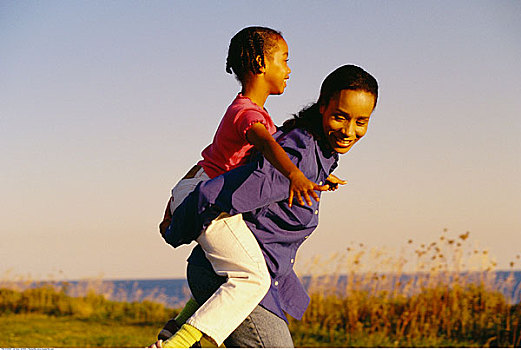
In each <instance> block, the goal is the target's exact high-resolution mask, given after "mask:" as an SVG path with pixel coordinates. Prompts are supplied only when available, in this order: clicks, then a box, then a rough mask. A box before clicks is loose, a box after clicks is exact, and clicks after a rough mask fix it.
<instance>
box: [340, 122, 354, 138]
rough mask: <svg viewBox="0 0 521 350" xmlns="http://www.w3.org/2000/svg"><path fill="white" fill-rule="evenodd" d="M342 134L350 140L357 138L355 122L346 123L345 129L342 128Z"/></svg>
mask: <svg viewBox="0 0 521 350" xmlns="http://www.w3.org/2000/svg"><path fill="white" fill-rule="evenodd" d="M342 132H343V133H344V135H346V136H347V137H349V138H355V137H356V131H355V123H354V122H353V121H350V120H348V121H346V123H345V124H344V127H343V128H342Z"/></svg>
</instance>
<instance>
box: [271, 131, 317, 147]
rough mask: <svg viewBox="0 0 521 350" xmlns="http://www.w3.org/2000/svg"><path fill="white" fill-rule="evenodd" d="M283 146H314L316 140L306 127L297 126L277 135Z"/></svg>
mask: <svg viewBox="0 0 521 350" xmlns="http://www.w3.org/2000/svg"><path fill="white" fill-rule="evenodd" d="M276 140H277V142H279V143H280V145H281V146H282V147H289V148H305V149H310V148H314V145H315V140H314V138H313V136H312V135H311V133H310V132H309V131H307V130H305V129H301V128H295V129H292V130H289V131H287V132H280V134H279V135H278V136H277V137H276Z"/></svg>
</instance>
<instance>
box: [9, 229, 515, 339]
mask: <svg viewBox="0 0 521 350" xmlns="http://www.w3.org/2000/svg"><path fill="white" fill-rule="evenodd" d="M467 237H468V233H466V234H463V235H460V236H459V237H457V238H455V239H449V238H446V237H445V236H442V237H440V241H439V242H434V243H431V244H420V246H419V247H415V248H413V249H414V253H415V254H416V260H415V264H417V266H418V269H417V270H416V271H413V272H414V273H415V274H414V276H415V278H406V279H404V278H403V276H404V274H403V270H404V266H405V264H407V259H406V258H404V257H403V256H400V255H395V254H393V253H389V252H382V251H376V250H373V249H369V250H368V249H367V248H365V247H364V246H363V245H359V246H358V247H357V248H356V249H354V248H348V249H347V253H346V254H345V255H344V256H336V257H333V258H331V259H329V260H328V261H321V260H320V259H319V260H315V261H313V262H312V267H311V268H310V269H309V270H308V272H307V273H309V275H311V280H310V283H309V287H308V288H309V292H310V296H311V303H310V305H309V307H308V309H307V311H306V313H305V314H304V317H303V319H302V320H294V319H291V318H290V319H289V321H290V323H289V327H290V331H291V333H292V336H293V340H294V343H295V346H297V347H521V304H519V303H518V304H515V303H512V299H509V297H507V296H505V294H503V293H501V292H499V291H498V290H500V289H501V290H505V289H506V290H508V289H509V288H510V289H511V290H510V292H509V295H517V294H519V293H520V292H521V291H520V290H518V287H515V283H514V279H513V275H511V277H512V278H507V279H506V280H505V281H502V282H501V285H498V284H497V282H496V281H497V279H496V278H494V271H493V268H494V266H495V263H494V261H493V260H491V259H490V258H489V256H488V252H487V251H486V250H477V249H474V248H473V249H470V250H468V249H467V250H465V249H464V245H463V243H464V242H465V240H466V239H467ZM408 244H409V245H410V246H412V241H410V242H409V243H408ZM517 259H520V257H519V256H517ZM473 263H474V264H475V263H477V264H478V265H479V266H478V268H476V267H475V266H472V265H471V264H473ZM511 265H512V266H513V265H514V262H513V263H512V264H511ZM382 266H384V267H385V268H386V269H387V271H388V272H385V273H384V272H379V273H376V272H373V271H383V270H384V269H382ZM319 268H321V269H322V271H320V269H319ZM462 271H472V273H465V274H462ZM408 276H410V274H409V275H408ZM19 286H20V284H11V285H9V284H8V283H7V284H6V283H4V284H3V285H1V286H0V347H82V348H85V347H146V346H148V345H150V344H151V343H153V342H154V341H155V338H156V335H157V332H158V331H159V330H160V328H161V327H162V325H163V324H164V322H165V321H166V320H168V319H169V318H170V317H172V316H174V315H175V314H176V310H172V309H170V308H167V307H166V306H164V305H163V304H161V303H158V302H154V301H148V300H145V301H142V302H126V301H113V300H109V299H108V298H106V297H105V296H104V295H103V292H99V291H98V292H97V291H96V290H92V289H88V290H86V291H85V293H83V296H70V295H68V293H67V286H66V285H65V286H63V285H62V286H61V287H58V286H56V285H54V286H53V285H40V286H37V287H35V288H33V287H31V288H25V289H24V288H20V287H19ZM516 300H517V299H516Z"/></svg>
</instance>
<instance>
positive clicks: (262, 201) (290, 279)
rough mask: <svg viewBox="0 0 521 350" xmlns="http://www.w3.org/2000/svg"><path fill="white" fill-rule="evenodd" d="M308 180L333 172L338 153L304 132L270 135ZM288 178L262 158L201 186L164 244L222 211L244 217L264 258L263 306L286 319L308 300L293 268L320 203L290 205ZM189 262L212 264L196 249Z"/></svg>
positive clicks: (191, 235)
mask: <svg viewBox="0 0 521 350" xmlns="http://www.w3.org/2000/svg"><path fill="white" fill-rule="evenodd" d="M274 136H275V137H276V139H277V141H278V142H279V143H280V145H281V146H282V147H283V148H284V150H285V151H286V152H287V153H288V156H289V158H290V159H291V160H292V161H293V162H294V163H295V164H296V165H297V166H298V168H299V169H300V170H301V171H302V172H303V173H304V175H306V177H307V178H308V179H310V180H311V181H314V182H316V183H318V184H319V185H321V184H324V183H325V182H326V178H327V177H328V176H329V174H330V173H331V172H332V171H333V170H334V169H335V168H336V166H337V160H338V154H337V153H336V152H334V151H332V150H331V149H330V148H329V146H328V145H326V144H325V143H322V142H319V141H317V140H315V139H314V138H313V137H312V136H311V134H309V133H308V132H307V131H305V130H302V129H293V130H291V131H289V132H288V133H285V134H282V133H280V132H277V133H276V134H275V135H274ZM288 188H289V180H288V179H287V178H286V177H284V176H283V175H282V174H281V173H280V172H279V171H278V170H277V169H275V168H274V167H273V165H271V163H270V162H268V161H267V160H266V159H265V158H264V157H262V156H259V157H257V159H255V160H254V161H252V162H250V163H248V164H245V165H243V166H241V167H239V168H236V169H234V170H231V171H229V172H227V173H224V174H222V175H220V176H218V177H216V178H214V179H211V180H208V181H205V182H202V183H200V184H199V185H198V186H197V188H196V189H195V190H194V191H193V192H192V193H191V194H190V195H189V196H188V197H187V198H186V199H185V200H184V202H183V203H182V204H181V205H180V206H179V207H178V208H177V209H176V210H175V212H174V213H173V217H172V223H173V224H172V225H171V226H170V227H169V228H168V230H167V232H166V233H165V240H166V241H167V242H168V243H170V244H171V245H173V246H174V247H177V246H179V245H181V244H188V243H190V242H191V241H193V240H194V239H195V238H197V236H198V235H199V233H200V232H201V231H202V230H204V229H205V228H206V227H207V226H208V225H209V223H210V222H211V220H213V219H215V218H216V217H217V216H218V215H219V214H220V213H221V212H227V213H230V214H231V215H235V214H238V213H242V216H243V219H244V221H245V223H246V225H247V226H248V227H249V228H250V230H251V231H252V232H253V234H254V235H255V237H256V238H257V241H258V242H259V246H260V248H261V250H262V252H263V254H264V258H265V259H266V264H267V266H268V269H269V271H270V274H271V279H272V283H271V287H270V289H269V291H268V293H267V294H266V296H265V297H264V299H263V300H262V301H261V303H260V304H261V305H262V306H264V307H265V308H266V309H268V310H270V311H272V312H273V313H275V314H276V315H278V316H279V317H281V318H282V319H284V320H286V317H285V316H284V312H283V311H286V312H287V313H288V314H290V315H291V316H293V317H295V318H297V319H300V318H301V317H302V315H303V314H304V311H305V310H306V308H307V306H308V304H309V297H308V295H307V293H306V291H305V289H304V287H303V285H302V283H301V282H300V280H299V279H298V277H297V276H296V274H295V272H294V270H293V265H294V263H295V255H296V253H297V249H298V248H299V246H300V245H301V244H302V243H303V242H304V241H305V240H306V239H307V238H308V237H309V235H310V234H311V233H312V232H313V231H314V230H315V228H316V227H317V225H318V206H319V203H318V202H315V201H313V205H312V206H311V207H310V206H307V205H306V206H301V205H299V204H298V203H294V205H293V207H292V208H290V207H289V205H288V192H289V191H288ZM318 195H320V192H319V193H318ZM188 261H189V262H190V263H192V264H196V265H203V266H211V265H209V263H208V261H207V260H206V258H205V256H204V253H203V251H202V249H201V248H200V247H199V246H198V247H196V248H195V249H194V250H193V251H192V254H191V256H190V257H189V259H188Z"/></svg>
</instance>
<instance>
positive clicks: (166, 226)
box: [158, 27, 345, 347]
mask: <svg viewBox="0 0 521 350" xmlns="http://www.w3.org/2000/svg"><path fill="white" fill-rule="evenodd" d="M287 62H288V45H287V44H286V42H285V40H284V38H283V37H282V35H281V33H280V32H277V31H275V30H273V29H270V28H264V27H248V28H244V29H243V30H241V31H240V32H239V33H237V34H236V35H235V36H234V37H233V38H232V40H231V41H230V46H229V50H228V57H227V61H226V71H227V72H228V73H234V74H235V76H236V78H237V80H238V81H239V82H240V84H241V86H242V90H241V92H240V93H239V94H238V95H237V97H236V98H235V100H234V101H233V102H232V104H231V105H230V106H229V107H228V109H227V111H226V113H225V115H224V117H223V119H222V120H221V123H220V125H219V127H218V129H217V132H216V134H215V136H214V139H213V142H212V143H211V144H210V145H209V146H208V147H206V148H205V149H204V150H203V152H202V156H203V159H202V160H201V161H200V162H199V163H198V164H197V165H196V166H194V167H193V168H192V169H191V170H190V171H189V172H188V173H187V174H186V176H185V177H184V178H183V179H182V180H181V181H180V182H179V183H178V184H177V185H176V186H175V187H174V188H173V190H172V197H171V199H170V201H169V204H168V205H167V208H166V210H165V217H164V220H163V222H162V223H161V224H160V232H161V234H162V235H163V237H165V239H166V238H167V237H168V236H169V232H170V231H169V230H170V224H171V222H170V221H171V216H172V214H173V212H174V211H175V209H176V208H177V207H178V206H179V205H180V204H181V203H182V202H183V200H184V199H185V198H186V196H187V195H188V194H189V193H190V192H192V191H193V190H194V188H195V187H196V186H197V184H198V183H199V182H201V181H205V180H208V179H209V178H214V177H216V176H219V175H221V174H223V173H225V172H227V171H229V170H231V169H234V168H236V167H238V166H240V165H242V164H244V163H245V162H246V158H247V157H248V156H249V155H250V154H251V153H252V151H253V149H255V150H256V151H258V152H259V153H261V154H262V155H263V156H264V157H265V158H266V159H267V160H268V161H269V162H270V163H271V164H272V165H273V166H274V167H275V168H276V169H277V170H278V171H279V172H280V173H281V174H282V175H284V176H285V177H286V178H287V179H288V180H289V196H288V204H289V206H290V207H291V206H292V204H293V199H294V197H295V196H296V199H297V201H298V202H299V204H300V205H304V201H305V202H306V203H307V204H308V205H310V206H311V205H312V201H311V198H310V197H312V198H313V199H315V201H318V200H319V197H318V195H317V193H316V192H315V191H324V190H328V189H330V188H331V187H330V186H329V185H322V184H321V185H317V184H316V183H314V182H312V181H310V180H308V179H307V178H306V177H305V176H304V174H303V173H302V172H301V171H300V170H299V169H298V168H297V167H296V166H295V164H294V163H293V162H292V161H291V160H290V159H289V158H288V156H287V154H286V152H285V151H284V150H283V149H282V147H281V146H280V145H279V144H278V143H277V142H276V141H275V140H274V138H273V137H272V134H273V133H275V131H276V127H275V125H274V123H273V121H272V119H271V117H270V116H269V114H268V112H267V111H266V109H264V107H263V106H264V103H265V102H266V99H267V97H268V96H269V95H280V94H282V93H283V92H284V89H285V88H286V81H287V79H289V74H290V72H291V70H290V68H289V67H288V64H287ZM330 180H331V182H332V184H334V185H333V186H334V187H335V186H337V185H338V184H344V183H345V182H343V181H341V180H339V179H337V178H331V179H330ZM252 195H253V196H254V195H255V194H252ZM210 236H211V237H210ZM196 241H197V242H198V243H199V244H200V245H201V246H202V247H203V250H204V251H205V254H206V256H207V258H208V259H209V261H210V263H211V264H212V266H213V268H214V270H215V271H216V272H218V273H219V274H220V275H223V276H227V278H228V280H229V283H228V288H227V289H226V286H225V287H224V288H223V289H224V290H225V292H223V293H224V294H226V293H228V294H227V295H228V297H226V298H221V299H222V300H220V301H219V302H218V303H215V302H214V304H217V305H219V306H215V307H218V308H223V307H226V306H233V309H234V312H233V315H234V316H233V317H231V320H228V323H229V324H230V326H229V327H227V330H226V331H217V332H212V331H210V332H209V331H206V330H207V329H208V323H211V322H219V321H220V320H219V319H218V318H217V319H216V318H215V316H201V315H209V313H208V311H201V312H199V313H198V317H197V320H200V321H198V322H199V323H197V324H196V323H195V321H194V319H195V318H191V319H189V320H188V324H185V325H183V326H182V327H181V329H180V330H179V331H178V332H177V333H176V334H175V335H174V336H173V337H171V336H172V333H173V332H175V331H176V330H177V328H178V326H179V325H181V324H183V323H184V321H185V320H186V319H188V317H190V315H191V314H192V313H193V312H194V311H195V310H196V309H197V307H198V305H197V303H195V302H194V301H193V300H191V301H189V302H188V304H187V305H186V307H185V309H183V311H182V312H181V313H180V315H178V317H177V318H176V319H173V320H170V321H169V322H168V323H167V324H166V325H165V326H164V328H163V330H162V331H161V332H160V334H159V336H158V337H159V339H168V338H170V337H171V338H170V339H169V346H172V347H189V346H191V345H192V344H193V343H194V342H195V341H198V340H199V339H200V338H201V334H202V333H201V332H200V330H202V331H205V333H212V335H213V336H212V338H214V339H215V338H217V339H221V338H223V339H224V338H226V336H227V335H228V334H229V333H231V331H233V329H235V327H237V326H238V325H239V324H240V322H242V320H243V319H244V318H245V317H246V316H247V315H248V314H249V313H250V312H251V311H252V310H253V308H254V307H255V306H256V305H257V304H258V303H259V302H260V300H261V299H262V298H263V297H264V295H265V294H266V292H267V290H268V289H269V286H270V276H269V273H268V270H267V268H266V264H265V261H264V257H263V255H262V252H261V251H260V248H259V246H258V244H257V241H256V239H255V237H254V236H253V234H252V233H251V231H249V230H248V229H247V228H246V227H240V228H236V229H234V230H233V232H232V231H230V232H227V233H226V234H224V233H222V232H220V231H219V232H212V234H211V235H210V233H209V232H206V233H204V234H202V235H201V236H200V237H198V238H196ZM169 243H171V244H172V245H174V246H176V245H175V244H176V243H172V242H169ZM217 246H218V248H219V249H217ZM223 251H225V252H226V254H224V253H223ZM237 295H242V296H246V297H247V298H243V299H241V302H238V299H237ZM206 309H208V308H206ZM228 318H230V317H228ZM205 319H206V320H209V321H208V323H205V322H203V321H201V320H205ZM198 324H199V325H200V326H198ZM198 328H201V329H200V330H199V329H198ZM215 333H217V334H215ZM193 335H195V336H193ZM187 338H190V339H192V340H193V341H192V340H190V341H188V342H187V341H186V339H187Z"/></svg>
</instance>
